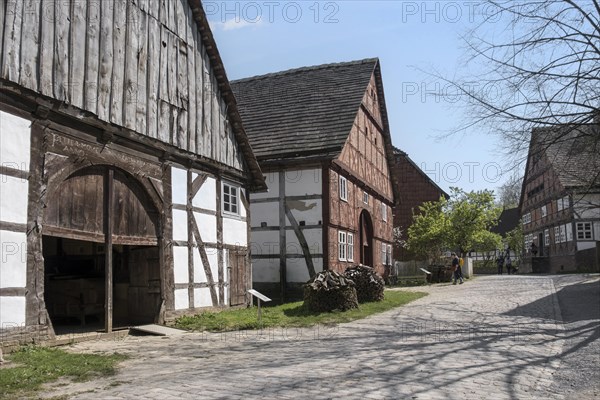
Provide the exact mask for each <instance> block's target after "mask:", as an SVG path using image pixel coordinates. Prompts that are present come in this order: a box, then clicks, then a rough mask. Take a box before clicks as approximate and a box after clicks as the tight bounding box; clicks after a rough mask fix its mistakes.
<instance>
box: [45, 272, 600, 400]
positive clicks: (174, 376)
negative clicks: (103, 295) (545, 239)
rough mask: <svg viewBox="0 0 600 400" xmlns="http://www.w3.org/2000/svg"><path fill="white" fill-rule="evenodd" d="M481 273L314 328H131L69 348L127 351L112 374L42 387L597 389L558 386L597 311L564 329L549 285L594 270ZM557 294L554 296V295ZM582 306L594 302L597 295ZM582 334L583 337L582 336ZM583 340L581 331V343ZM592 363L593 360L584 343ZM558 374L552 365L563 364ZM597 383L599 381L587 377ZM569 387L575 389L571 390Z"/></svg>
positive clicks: (145, 390) (591, 392)
mask: <svg viewBox="0 0 600 400" xmlns="http://www.w3.org/2000/svg"><path fill="white" fill-rule="evenodd" d="M556 279H557V278H556V277H550V276H488V277H479V278H477V279H475V280H471V281H468V282H467V283H466V284H464V285H458V286H453V285H436V286H431V287H427V288H414V289H407V290H419V291H427V292H429V293H430V295H429V296H426V297H424V298H422V299H420V300H418V301H415V302H413V303H411V304H409V305H407V306H405V307H402V308H398V309H396V310H392V311H389V312H386V313H383V314H379V315H376V316H374V317H371V318H367V319H364V320H361V321H356V322H353V323H349V324H343V325H339V326H336V327H324V326H320V327H316V328H314V329H298V330H297V329H287V330H282V329H273V330H268V331H263V332H234V333H226V334H200V333H198V334H185V335H182V336H178V337H170V338H157V337H133V336H130V337H127V338H125V339H122V340H118V341H98V342H88V343H81V344H78V345H74V346H72V347H71V348H72V349H73V350H74V351H85V352H104V351H118V352H121V353H126V354H128V355H130V356H131V358H130V359H129V360H127V361H126V362H124V363H123V364H122V369H121V370H120V372H119V373H118V374H117V375H116V376H114V377H111V378H109V379H104V380H98V381H93V382H87V383H75V384H71V385H69V386H59V385H56V386H54V387H52V388H51V390H48V391H47V393H46V395H48V396H60V395H68V396H72V397H73V398H81V399H92V398H102V399H110V398H115V399H116V398H140V399H175V398H194V399H195V398H206V399H217V398H222V399H241V398H245V399H246V398H248V399H254V398H264V399H286V398H289V399H291V398H304V399H329V398H352V399H359V398H360V399H405V398H407V399H537V398H540V399H541V398H545V399H547V398H550V399H561V398H594V397H595V396H599V395H600V391H599V390H598V384H597V383H590V385H592V386H591V387H585V388H584V387H578V386H577V383H576V382H575V386H574V387H573V386H570V387H569V389H568V390H567V389H566V388H565V387H563V385H557V384H556V382H554V379H553V377H554V376H556V374H557V373H559V372H560V367H561V359H562V358H563V355H564V354H572V353H573V352H577V351H593V352H597V351H598V346H595V347H591V350H589V349H588V350H586V349H585V348H584V347H585V346H584V345H582V344H581V341H575V342H574V341H573V340H574V337H577V335H580V336H581V335H587V336H586V337H585V338H588V339H590V340H589V341H588V342H593V341H595V342H598V329H599V320H598V319H595V320H590V321H586V325H585V330H578V326H581V324H580V325H578V326H575V325H574V326H573V329H569V335H568V337H566V336H567V335H566V334H565V332H566V330H565V325H566V324H563V317H562V314H561V307H560V305H559V303H561V302H559V300H558V299H559V295H557V290H562V289H561V288H562V287H563V286H565V287H566V286H568V285H581V284H587V285H592V286H595V287H597V285H599V284H600V283H599V280H598V279H599V278H598V276H597V275H595V276H587V277H584V276H581V275H579V276H568V277H564V276H563V277H561V279H562V281H561V286H559V285H557V284H556V282H555V281H556ZM561 304H562V303H561ZM588 306H589V307H592V308H594V307H599V306H598V305H597V303H596V304H595V305H594V304H588ZM585 338H584V337H583V336H581V340H583V339H585ZM586 343H587V342H586ZM588 356H589V360H592V361H591V362H592V366H591V367H590V371H592V373H594V372H593V370H594V368H595V369H596V370H597V369H598V364H596V365H595V367H594V365H593V360H594V359H595V360H598V359H599V357H600V354H598V353H595V354H591V355H590V354H588ZM559 375H560V374H559ZM594 385H595V386H594ZM573 396H575V397H573Z"/></svg>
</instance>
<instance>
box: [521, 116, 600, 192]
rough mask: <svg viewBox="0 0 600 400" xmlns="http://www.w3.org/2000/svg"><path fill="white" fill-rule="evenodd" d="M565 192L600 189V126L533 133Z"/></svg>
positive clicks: (581, 126) (568, 126) (553, 129)
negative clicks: (577, 189) (583, 188)
mask: <svg viewBox="0 0 600 400" xmlns="http://www.w3.org/2000/svg"><path fill="white" fill-rule="evenodd" d="M532 140H533V141H535V142H536V144H537V145H538V146H541V148H542V150H544V149H545V155H546V158H547V160H548V161H549V162H550V164H551V165H552V167H553V169H554V171H555V172H556V174H557V175H558V179H559V181H560V183H561V184H562V185H563V187H565V188H579V187H596V186H600V125H598V124H589V125H577V126H576V125H565V126H563V127H560V128H558V129H557V128H543V129H536V130H534V131H533V137H532Z"/></svg>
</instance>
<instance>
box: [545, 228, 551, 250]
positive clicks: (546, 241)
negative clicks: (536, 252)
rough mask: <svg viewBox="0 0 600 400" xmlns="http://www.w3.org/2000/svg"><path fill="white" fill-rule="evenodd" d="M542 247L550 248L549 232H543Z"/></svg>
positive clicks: (547, 230)
mask: <svg viewBox="0 0 600 400" xmlns="http://www.w3.org/2000/svg"><path fill="white" fill-rule="evenodd" d="M544 246H550V230H549V229H546V230H544Z"/></svg>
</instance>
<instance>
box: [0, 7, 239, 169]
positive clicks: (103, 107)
mask: <svg viewBox="0 0 600 400" xmlns="http://www.w3.org/2000/svg"><path fill="white" fill-rule="evenodd" d="M0 20H1V21H2V22H3V26H2V27H1V28H3V29H0V35H1V36H0V44H1V46H2V47H1V52H0V56H1V60H2V70H1V71H0V76H1V77H2V78H3V79H6V80H9V81H12V82H15V83H18V84H19V85H21V86H24V87H26V88H28V89H31V90H33V91H36V92H38V93H41V94H43V95H46V96H50V97H52V98H55V99H57V100H60V101H64V102H66V103H69V104H71V105H74V106H76V107H78V108H81V109H83V110H85V111H89V112H91V113H93V114H95V115H97V116H98V118H99V119H100V120H102V121H106V122H110V123H114V124H117V125H120V126H124V127H126V128H128V129H131V130H133V131H135V132H137V133H139V134H141V135H145V136H149V137H151V138H157V139H159V140H161V141H163V142H165V143H169V144H172V145H174V146H177V147H178V148H180V149H184V150H188V151H190V152H192V153H195V154H198V155H201V156H205V157H207V158H210V159H212V160H216V161H218V162H221V163H223V164H225V165H227V166H229V167H233V168H235V169H237V170H242V169H243V168H244V167H243V162H242V155H241V153H240V150H239V148H238V146H237V143H236V141H235V139H234V134H233V132H232V129H231V126H230V124H228V123H227V118H226V105H225V102H224V101H223V99H222V96H221V93H220V92H219V88H218V84H217V79H216V75H215V73H214V70H213V67H212V65H211V63H210V58H209V56H208V55H207V52H206V48H205V46H204V44H203V43H202V38H201V35H200V33H199V31H198V28H197V25H196V22H195V20H194V16H193V14H192V10H191V8H190V6H189V4H188V2H187V0H114V1H104V0H65V1H54V0H0Z"/></svg>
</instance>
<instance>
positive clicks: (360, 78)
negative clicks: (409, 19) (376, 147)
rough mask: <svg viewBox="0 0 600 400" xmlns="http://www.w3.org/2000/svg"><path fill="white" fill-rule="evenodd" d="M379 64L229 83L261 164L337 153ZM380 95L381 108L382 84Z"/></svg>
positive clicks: (300, 70)
mask: <svg viewBox="0 0 600 400" xmlns="http://www.w3.org/2000/svg"><path fill="white" fill-rule="evenodd" d="M378 64H379V61H378V59H376V58H370V59H365V60H360V61H352V62H344V63H337V64H326V65H319V66H314V67H304V68H298V69H292V70H289V71H283V72H278V73H272V74H267V75H262V76H255V77H251V78H246V79H240V80H237V81H232V82H231V87H232V89H233V91H234V94H235V96H236V99H237V104H238V107H239V112H240V115H241V116H242V121H243V124H244V128H245V130H246V133H247V134H248V137H249V139H250V144H251V146H252V149H253V151H254V154H255V155H256V157H257V159H258V160H259V162H261V163H262V162H264V161H282V162H285V161H294V160H295V161H298V160H305V159H311V158H314V159H323V158H325V159H327V158H330V159H333V158H335V157H337V156H338V155H339V153H340V152H341V150H342V148H343V147H344V144H345V143H346V140H347V138H348V135H349V134H350V130H351V128H352V124H353V122H354V120H355V118H356V115H357V112H358V110H359V108H360V105H361V102H362V99H363V96H364V94H365V91H366V89H367V86H368V84H369V81H370V79H371V76H372V75H373V73H374V72H376V69H377V70H378ZM379 99H380V100H381V104H382V105H381V106H382V108H384V109H385V103H384V98H383V89H382V88H379ZM384 117H385V118H387V116H384ZM384 125H386V127H385V129H386V130H388V129H387V120H386V121H385V122H384ZM385 135H387V136H388V137H389V131H388V132H386V133H385ZM385 135H384V136H385ZM388 142H389V143H390V145H391V140H388Z"/></svg>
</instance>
